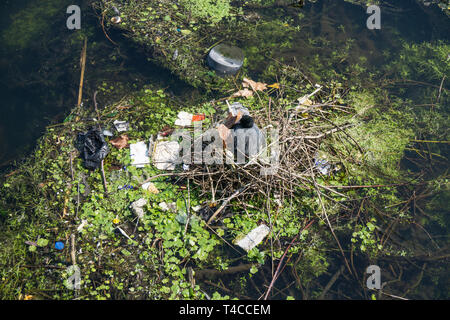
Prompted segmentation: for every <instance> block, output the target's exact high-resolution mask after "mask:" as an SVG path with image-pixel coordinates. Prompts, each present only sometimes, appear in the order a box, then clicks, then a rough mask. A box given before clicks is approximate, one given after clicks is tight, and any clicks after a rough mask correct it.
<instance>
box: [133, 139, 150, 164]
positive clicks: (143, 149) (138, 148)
mask: <svg viewBox="0 0 450 320" xmlns="http://www.w3.org/2000/svg"><path fill="white" fill-rule="evenodd" d="M130 157H131V161H132V162H131V164H132V165H134V166H136V168H143V167H144V166H145V165H146V164H149V163H150V158H149V156H148V147H147V145H146V144H145V142H144V141H139V142H136V143H133V144H130Z"/></svg>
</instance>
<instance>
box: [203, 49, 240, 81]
mask: <svg viewBox="0 0 450 320" xmlns="http://www.w3.org/2000/svg"><path fill="white" fill-rule="evenodd" d="M207 62H208V65H209V67H210V68H212V69H214V70H215V71H216V72H217V73H219V74H222V75H233V74H236V73H237V72H238V71H239V69H240V68H241V67H242V64H243V63H244V52H243V51H242V50H241V49H239V48H238V47H234V46H229V45H226V44H223V43H222V44H219V45H217V46H215V47H214V48H212V49H211V51H210V52H209V54H208V58H207Z"/></svg>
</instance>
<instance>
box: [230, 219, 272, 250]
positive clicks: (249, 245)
mask: <svg viewBox="0 0 450 320" xmlns="http://www.w3.org/2000/svg"><path fill="white" fill-rule="evenodd" d="M269 232H270V228H269V227H268V226H266V225H265V224H262V225H260V226H258V227H256V228H255V229H253V230H252V231H250V232H249V233H248V234H247V235H246V236H245V237H244V238H242V239H240V240H239V241H237V242H236V244H237V245H238V246H239V247H241V248H242V249H244V250H245V251H250V250H251V249H253V248H254V247H256V246H257V245H258V244H260V243H261V242H262V241H263V239H264V238H265V237H266V236H267V235H268V234H269Z"/></svg>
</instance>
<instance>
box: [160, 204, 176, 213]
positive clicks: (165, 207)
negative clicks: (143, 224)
mask: <svg viewBox="0 0 450 320" xmlns="http://www.w3.org/2000/svg"><path fill="white" fill-rule="evenodd" d="M158 206H159V207H160V208H161V209H162V210H163V211H173V212H175V211H177V204H176V203H175V202H171V203H167V202H161V203H159V204H158Z"/></svg>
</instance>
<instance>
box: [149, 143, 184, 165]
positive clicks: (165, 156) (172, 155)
mask: <svg viewBox="0 0 450 320" xmlns="http://www.w3.org/2000/svg"><path fill="white" fill-rule="evenodd" d="M179 151H180V145H179V144H178V142H176V141H159V142H157V143H156V146H155V150H154V152H153V164H154V165H155V167H156V168H158V169H159V170H175V164H176V163H177V162H178V153H179Z"/></svg>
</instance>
